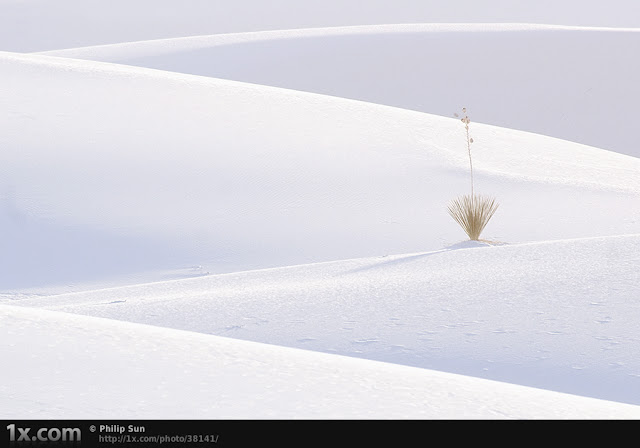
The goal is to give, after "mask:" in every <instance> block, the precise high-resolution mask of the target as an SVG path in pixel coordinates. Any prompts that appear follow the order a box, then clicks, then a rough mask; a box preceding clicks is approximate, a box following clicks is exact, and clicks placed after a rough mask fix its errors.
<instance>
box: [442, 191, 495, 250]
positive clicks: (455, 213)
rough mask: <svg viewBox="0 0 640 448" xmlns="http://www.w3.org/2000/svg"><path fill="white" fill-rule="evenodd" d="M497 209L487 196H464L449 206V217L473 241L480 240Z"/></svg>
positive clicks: (493, 201) (493, 200)
mask: <svg viewBox="0 0 640 448" xmlns="http://www.w3.org/2000/svg"><path fill="white" fill-rule="evenodd" d="M497 209H498V203H497V202H496V200H495V199H494V198H491V197H487V196H477V195H464V196H460V197H458V198H456V199H454V200H453V201H451V203H450V204H449V214H450V215H451V217H452V218H453V219H454V220H455V221H456V222H457V223H458V224H460V227H462V229H463V230H464V231H465V233H466V234H467V235H468V236H469V239H470V240H474V241H477V240H478V239H480V234H481V233H482V231H483V230H484V228H485V227H486V225H487V223H488V222H489V220H490V219H491V217H492V216H493V214H494V213H495V212H496V210H497Z"/></svg>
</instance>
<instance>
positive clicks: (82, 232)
mask: <svg viewBox="0 0 640 448" xmlns="http://www.w3.org/2000/svg"><path fill="white" fill-rule="evenodd" d="M1 67H2V71H1V73H2V79H3V85H11V86H12V88H11V89H10V90H4V91H3V92H2V96H3V102H4V104H7V108H8V114H9V119H8V120H6V121H4V122H3V123H2V124H1V125H0V131H1V132H0V138H1V139H2V140H1V141H0V143H1V144H2V146H3V148H5V149H4V151H3V152H2V154H1V155H0V157H1V158H2V159H1V161H2V165H1V168H0V174H1V175H0V187H1V188H0V191H3V196H4V199H3V204H4V205H3V210H4V211H3V217H4V220H5V222H6V224H5V225H6V226H7V231H6V232H5V234H8V235H10V236H9V237H8V244H11V245H12V246H10V247H13V249H12V251H11V252H10V253H7V252H5V253H4V255H3V256H4V257H5V258H4V260H3V266H4V270H5V272H9V275H7V276H4V277H3V278H2V281H0V285H2V287H3V288H4V289H11V288H18V287H29V286H41V285H42V284H52V283H53V281H51V280H53V279H55V278H56V277H57V279H58V282H68V281H70V282H75V281H80V280H90V279H91V275H94V276H95V275H99V274H100V272H101V271H102V270H106V271H109V270H110V269H111V270H114V272H109V273H113V274H115V273H118V272H119V271H121V270H122V269H125V268H126V269H130V270H131V269H135V270H138V271H143V270H146V269H151V270H154V269H160V268H164V269H171V268H179V267H181V266H185V265H186V266H191V265H202V266H204V267H205V269H207V270H209V271H210V272H231V271H233V270H245V269H252V268H262V267H274V266H282V265H292V264H300V263H309V262H317V261H328V260H337V259H344V258H355V257H361V256H376V255H384V254H393V253H408V252H415V251H418V250H437V249H441V248H442V247H444V246H446V245H448V244H452V243H455V242H457V241H459V240H461V239H463V237H464V234H463V233H462V232H461V230H460V229H459V228H458V227H457V226H455V225H452V224H453V223H452V221H451V218H450V217H449V216H448V215H447V213H446V204H447V202H448V201H449V200H451V199H452V198H453V197H455V196H457V195H458V194H460V193H466V192H467V191H468V189H469V180H468V177H469V176H468V158H467V155H466V143H465V137H464V129H463V127H462V126H461V123H460V122H459V121H458V120H455V119H449V118H441V117H437V116H433V115H425V114H421V113H418V112H412V111H405V110H400V109H396V108H389V107H384V106H379V105H374V104H370V103H363V102H357V101H349V100H346V99H338V98H333V97H327V96H321V95H314V94H308V93H304V92H296V91H292V90H282V89H276V88H270V87H264V86H257V85H250V84H243V83H237V82H232V81H224V80H216V79H211V78H204V77H198V76H190V75H184V74H177V73H169V72H161V71H157V70H149V69H142V68H136V67H126V66H119V65H113V64H104V63H97V62H91V61H77V60H67V59H61V58H54V57H46V56H37V55H17V54H12V53H4V54H3V55H2V58H1ZM473 134H474V138H475V139H476V141H477V143H474V157H475V170H476V173H475V182H476V188H477V191H478V192H482V193H486V194H493V195H496V196H497V197H498V199H499V201H500V202H501V209H500V211H499V212H498V215H497V216H496V219H495V220H494V221H493V222H492V223H491V224H490V226H489V227H488V228H487V230H486V236H487V237H488V238H494V239H498V240H501V241H505V242H511V243H513V242H522V241H536V240H552V239H560V238H577V237H592V236H606V235H616V234H626V233H637V232H638V222H640V221H639V218H638V216H639V214H640V210H638V207H636V205H637V204H638V197H639V196H638V195H639V192H640V179H639V178H638V176H637V172H638V171H639V170H640V160H639V159H637V158H634V157H629V156H625V155H620V154H616V153H612V152H607V151H602V150H598V149H595V148H590V147H586V146H582V145H578V144H575V143H570V142H567V141H562V140H557V139H552V138H548V137H543V136H540V135H534V134H525V133H522V132H518V131H513V130H507V129H501V128H496V127H491V126H484V125H480V124H474V126H473ZM586 222H588V225H585V223H586ZM38 235H45V236H46V239H45V241H42V238H41V237H38ZM87 247H90V250H88V249H87ZM41 253H42V254H43V255H40V254H41ZM92 266H93V267H92ZM110 267H111V268H110ZM92 269H93V272H92ZM41 276H42V278H43V279H44V280H46V281H44V282H43V281H41V282H40V283H41V284H40V285H39V284H37V282H38V280H39V279H40V277H41ZM74 276H75V277H76V278H74ZM29 282H33V283H34V284H28V283H29Z"/></svg>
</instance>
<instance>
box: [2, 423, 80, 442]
mask: <svg viewBox="0 0 640 448" xmlns="http://www.w3.org/2000/svg"><path fill="white" fill-rule="evenodd" d="M7 430H8V431H9V442H79V441H80V439H81V436H82V432H81V431H80V428H62V429H60V428H39V429H37V430H34V431H31V428H16V425H15V424H14V423H12V424H10V425H8V426H7Z"/></svg>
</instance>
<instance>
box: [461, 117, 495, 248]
mask: <svg viewBox="0 0 640 448" xmlns="http://www.w3.org/2000/svg"><path fill="white" fill-rule="evenodd" d="M462 113H463V114H464V116H463V117H462V119H461V121H462V122H463V123H464V128H465V132H466V137H467V153H468V154H469V173H470V178H471V194H470V195H463V196H460V197H459V198H456V199H454V200H453V201H451V203H449V214H450V215H451V217H452V218H453V219H454V220H455V221H456V222H457V223H458V224H460V227H462V230H464V232H465V233H466V234H467V236H469V239H470V240H474V241H477V240H479V239H480V234H481V233H482V231H483V230H484V228H485V227H486V225H487V223H488V222H489V220H490V219H491V217H492V216H493V215H494V213H495V212H496V210H497V209H498V203H497V202H496V200H495V199H494V198H492V197H488V196H477V195H476V194H475V192H474V188H473V159H472V158H471V144H472V143H473V139H472V138H471V137H470V135H469V123H471V120H470V119H469V116H468V115H467V109H466V108H462ZM454 115H455V116H456V117H458V114H454Z"/></svg>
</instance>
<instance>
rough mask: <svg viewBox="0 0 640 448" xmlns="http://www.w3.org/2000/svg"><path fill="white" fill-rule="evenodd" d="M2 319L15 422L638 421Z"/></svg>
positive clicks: (321, 360)
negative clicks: (304, 420)
mask: <svg viewBox="0 0 640 448" xmlns="http://www.w3.org/2000/svg"><path fill="white" fill-rule="evenodd" d="M0 322H1V323H2V325H0V332H1V333H2V340H3V350H2V356H3V359H5V360H6V359H10V360H11V361H12V362H10V363H7V364H5V367H4V368H3V381H2V385H0V390H1V391H2V394H1V395H0V396H1V398H0V416H2V418H7V419H8V418H11V419H17V418H18V419H36V418H46V419H50V418H52V417H55V418H67V419H69V418H70V419H88V418H89V419H91V418H102V419H111V418H113V417H114V415H117V417H118V418H126V419H140V418H145V419H149V418H155V419H182V418H192V419H193V418H195V419H207V418H209V419H221V418H235V419H238V418H240V419H249V418H254V419H264V418H277V419H310V418H313V419H326V418H331V419H336V418H342V419H344V418H348V419H353V418H358V419H370V418H376V419H389V418H396V419H463V418H471V419H477V418H482V419H505V418H516V419H523V418H525V419H533V418H536V419H540V418H543V419H549V418H554V419H571V418H574V419H575V418H580V419H582V418H594V419H631V418H633V419H635V418H640V411H639V410H640V407H638V406H630V405H624V404H621V403H612V402H607V401H602V400H594V399H589V398H584V397H576V396H571V395H565V394H559V393H554V392H549V391H543V390H538V389H532V388H526V387H521V386H514V385H509V384H504V383H496V382H492V381H486V380H482V379H475V378H468V377H463V376H458V375H451V374H445V373H440V372H435V371H429V370H425V369H416V368H411V367H405V366H399V365H394V364H388V363H379V362H374V361H366V360H361V359H355V358H350V357H342V356H336V355H326V354H322V353H314V352H311V351H306V350H295V349H288V348H284V347H276V346H273V345H265V344H256V343H248V342H244V341H238V340H233V339H228V338H220V337H214V336H207V335H202V334H198V333H192V332H182V331H176V330H170V329H166V328H159V327H152V326H144V325H136V324H130V323H124V322H116V321H112V320H105V319H96V318H88V317H85V316H73V315H70V314H66V313H53V312H50V311H45V310H34V309H24V308H16V307H10V306H0ZM26 347H28V350H25V348H26ZM43 366H48V368H46V369H43V368H42V367H43ZM70 391H73V393H70ZM522 403H526V406H522Z"/></svg>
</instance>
